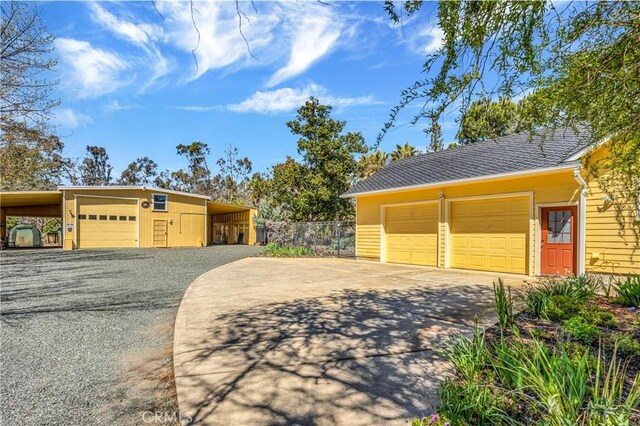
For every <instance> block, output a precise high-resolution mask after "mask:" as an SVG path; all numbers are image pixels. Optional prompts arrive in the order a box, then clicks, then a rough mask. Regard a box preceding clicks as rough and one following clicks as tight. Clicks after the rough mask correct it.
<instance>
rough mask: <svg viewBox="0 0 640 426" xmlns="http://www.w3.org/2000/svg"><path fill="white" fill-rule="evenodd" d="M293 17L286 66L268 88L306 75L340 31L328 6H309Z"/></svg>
mask: <svg viewBox="0 0 640 426" xmlns="http://www.w3.org/2000/svg"><path fill="white" fill-rule="evenodd" d="M304 6H305V12H304V14H303V15H302V16H300V14H299V12H297V11H296V12H295V13H292V14H289V15H290V16H291V15H293V18H294V19H293V20H292V24H293V27H294V28H295V29H294V30H293V31H291V33H292V34H291V37H292V40H293V41H292V45H291V52H290V55H289V61H288V62H287V64H286V65H285V66H284V67H282V68H280V69H279V70H278V71H276V73H275V74H273V76H271V78H270V79H269V82H268V83H267V85H268V86H269V87H272V86H275V85H277V84H280V83H282V82H283V81H285V80H287V79H289V78H291V77H294V76H296V75H299V74H302V73H303V72H305V71H306V70H307V69H309V67H310V66H311V65H313V64H314V63H315V62H317V61H318V60H319V59H321V58H322V57H324V56H325V55H327V54H328V53H330V52H331V50H332V48H333V47H334V46H335V45H336V42H337V41H338V38H339V37H340V34H341V31H342V22H341V21H340V19H338V17H337V16H335V14H334V13H333V12H332V9H331V8H330V7H328V6H319V7H318V6H316V7H309V6H308V4H305V5H304Z"/></svg>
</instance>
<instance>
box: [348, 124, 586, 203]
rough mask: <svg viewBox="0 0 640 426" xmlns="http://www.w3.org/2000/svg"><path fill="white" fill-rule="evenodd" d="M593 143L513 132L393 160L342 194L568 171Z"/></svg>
mask: <svg viewBox="0 0 640 426" xmlns="http://www.w3.org/2000/svg"><path fill="white" fill-rule="evenodd" d="M591 144H592V140H591V138H590V137H589V136H588V135H587V134H586V133H576V132H574V131H573V130H571V129H558V130H556V131H554V132H547V133H545V134H539V135H531V134H528V133H520V134H514V135H510V136H504V137H500V138H497V139H494V140H489V141H485V142H479V143H474V144H469V145H464V146H460V147H457V148H453V149H445V150H443V151H438V152H433V153H427V154H420V155H416V156H414V157H410V158H405V159H402V160H396V161H392V162H391V163H389V164H388V165H387V166H385V167H384V168H382V169H381V170H379V171H378V172H376V173H374V174H373V175H372V176H370V177H369V178H367V179H365V180H363V181H361V182H358V183H357V184H356V185H354V186H353V187H352V188H351V189H350V190H349V191H347V192H346V193H345V194H344V196H347V197H348V196H355V195H358V194H362V193H368V192H380V191H387V190H393V189H400V188H406V187H415V186H421V185H435V184H438V183H441V182H443V183H444V182H451V181H458V180H465V179H477V178H484V177H487V178H488V177H491V176H496V175H508V174H512V173H513V174H516V173H523V172H526V171H528V170H531V171H534V170H540V169H549V168H554V167H558V168H560V167H563V166H564V167H569V166H571V165H578V164H579V161H580V159H579V158H578V159H575V160H574V159H571V161H568V159H569V158H572V156H575V155H576V154H577V153H579V152H581V151H583V150H584V149H585V148H586V147H588V146H589V145H591Z"/></svg>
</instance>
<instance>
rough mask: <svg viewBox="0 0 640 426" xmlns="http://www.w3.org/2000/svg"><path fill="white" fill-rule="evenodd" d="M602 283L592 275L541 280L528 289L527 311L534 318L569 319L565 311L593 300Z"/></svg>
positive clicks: (526, 297) (526, 295)
mask: <svg viewBox="0 0 640 426" xmlns="http://www.w3.org/2000/svg"><path fill="white" fill-rule="evenodd" d="M600 282H601V280H599V278H596V277H593V276H590V275H579V276H572V277H564V278H560V279H545V280H541V281H539V282H538V285H536V286H534V287H530V288H529V289H527V292H526V294H525V297H524V301H525V309H526V311H527V312H528V313H529V314H530V315H532V316H534V317H541V318H546V319H553V318H557V320H559V319H564V318H566V317H568V316H567V315H565V314H564V312H563V311H564V309H567V310H568V311H571V310H572V308H577V307H579V305H580V303H582V302H586V301H587V300H590V299H592V298H593V297H594V296H595V294H596V290H597V289H598V286H599V285H600ZM552 299H553V303H551V302H552ZM559 305H560V306H559ZM574 313H575V312H574ZM549 315H550V316H551V318H550V317H549Z"/></svg>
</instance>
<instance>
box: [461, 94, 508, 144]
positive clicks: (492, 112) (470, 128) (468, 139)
mask: <svg viewBox="0 0 640 426" xmlns="http://www.w3.org/2000/svg"><path fill="white" fill-rule="evenodd" d="M518 122H519V114H518V106H517V105H516V104H515V103H514V102H512V101H511V99H508V98H505V97H501V98H500V99H499V100H498V101H496V102H493V101H491V99H487V98H483V99H478V100H477V101H474V102H472V103H471V105H469V108H468V109H467V110H466V111H465V112H464V113H463V114H462V118H461V119H460V130H459V131H458V135H457V138H458V142H459V143H460V144H461V145H466V144H469V143H475V142H483V141H485V140H487V139H495V138H497V137H500V136H507V135H510V134H512V133H515V132H517V131H518V130H519V128H518Z"/></svg>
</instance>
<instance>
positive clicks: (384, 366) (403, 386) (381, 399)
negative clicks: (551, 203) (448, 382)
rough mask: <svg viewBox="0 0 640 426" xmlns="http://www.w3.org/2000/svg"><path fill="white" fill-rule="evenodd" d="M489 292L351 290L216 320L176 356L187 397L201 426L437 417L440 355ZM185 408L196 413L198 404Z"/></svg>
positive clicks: (443, 366) (442, 372) (444, 370)
mask: <svg viewBox="0 0 640 426" xmlns="http://www.w3.org/2000/svg"><path fill="white" fill-rule="evenodd" d="M491 299H492V291H491V289H490V288H489V287H487V286H486V285H485V286H481V285H465V286H452V287H450V288H425V287H419V286H416V287H411V288H407V289H402V290H346V291H337V292H334V293H331V294H329V295H327V296H321V297H312V298H304V299H296V300H293V301H291V302H288V303H274V304H266V305H262V306H255V307H253V308H250V309H246V310H242V311H233V312H230V313H227V314H224V315H220V316H217V317H216V318H215V320H214V321H213V322H212V326H211V327H210V328H209V329H208V332H207V334H206V337H205V338H203V339H202V340H200V341H197V342H193V345H192V348H191V349H187V350H185V351H183V352H181V353H176V354H175V359H174V363H175V365H176V383H177V385H178V387H179V398H185V399H186V400H192V401H202V402H201V403H200V404H199V406H198V407H197V409H196V410H195V411H193V412H184V413H183V414H184V415H187V416H190V417H193V419H194V421H195V422H196V423H202V424H238V423H243V422H245V421H248V422H252V423H253V424H345V423H348V424H368V425H371V424H388V423H390V422H391V423H394V422H399V423H403V422H405V421H406V420H408V419H411V418H412V417H414V416H419V415H423V414H428V413H430V412H431V410H432V409H433V406H434V405H435V404H436V403H437V387H438V384H439V383H440V381H441V380H442V379H443V378H444V377H445V376H446V375H447V374H448V370H449V366H448V364H447V363H446V362H445V361H444V360H443V359H442V358H441V357H440V356H439V354H438V353H437V351H436V349H437V348H438V347H439V346H440V345H441V344H442V341H443V339H446V338H448V337H449V336H451V335H452V334H454V333H456V332H463V333H468V332H470V331H471V329H472V326H473V321H474V316H476V315H480V314H482V313H483V312H484V310H485V308H486V307H487V306H489V305H490V301H491ZM179 402H180V404H181V407H182V405H185V406H186V405H188V406H192V404H190V403H187V404H183V402H184V401H181V400H180V399H179Z"/></svg>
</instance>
